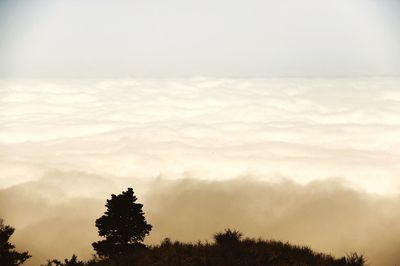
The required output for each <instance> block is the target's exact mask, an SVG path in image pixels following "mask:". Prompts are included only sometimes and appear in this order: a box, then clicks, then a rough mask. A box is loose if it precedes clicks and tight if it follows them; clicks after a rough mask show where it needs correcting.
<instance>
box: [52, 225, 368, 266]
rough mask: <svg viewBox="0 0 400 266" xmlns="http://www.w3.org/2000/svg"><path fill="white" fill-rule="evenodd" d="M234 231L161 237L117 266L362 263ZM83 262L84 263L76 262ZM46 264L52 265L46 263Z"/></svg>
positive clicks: (94, 263) (99, 264)
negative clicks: (205, 239) (197, 237)
mask: <svg viewBox="0 0 400 266" xmlns="http://www.w3.org/2000/svg"><path fill="white" fill-rule="evenodd" d="M241 238H242V234H241V233H240V232H239V231H236V230H229V229H228V230H225V232H223V233H217V234H215V235H214V240H215V242H214V243H201V242H197V243H196V244H192V243H181V242H177V241H176V242H172V241H171V240H170V239H169V238H166V239H164V241H162V242H161V244H160V245H157V246H149V247H144V248H142V249H140V250H138V251H137V252H135V253H131V254H129V255H125V256H121V257H120V260H119V264H120V265H135V266H265V265H271V266H365V265H366V264H365V259H364V257H363V256H360V255H357V254H356V253H351V254H349V255H347V256H346V257H342V258H335V257H333V256H331V255H327V254H323V253H317V252H314V251H313V250H311V249H310V248H308V247H304V246H295V245H290V244H289V243H283V242H280V241H267V240H261V239H258V240H255V239H249V238H246V239H243V240H242V239H241ZM79 263H83V262H79ZM56 265H57V266H71V265H73V266H76V265H77V266H81V265H84V266H111V265H115V264H114V263H113V262H112V261H110V260H109V259H106V258H103V259H99V258H95V259H93V260H91V261H88V262H85V263H83V264H66V263H64V264H56ZM49 266H52V264H51V265H49Z"/></svg>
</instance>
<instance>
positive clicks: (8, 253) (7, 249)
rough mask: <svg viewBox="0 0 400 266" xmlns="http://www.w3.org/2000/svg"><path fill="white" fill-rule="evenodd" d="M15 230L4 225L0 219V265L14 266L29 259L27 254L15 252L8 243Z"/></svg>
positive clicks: (12, 246) (13, 247)
mask: <svg viewBox="0 0 400 266" xmlns="http://www.w3.org/2000/svg"><path fill="white" fill-rule="evenodd" d="M14 231H15V229H14V228H12V227H11V226H9V225H4V223H3V220H2V219H0V265H4V266H14V265H20V264H22V263H23V262H24V261H26V260H27V259H29V258H30V257H31V255H29V253H28V252H26V251H25V252H17V251H15V250H14V249H15V246H14V245H13V244H11V243H10V242H9V240H10V237H11V235H12V234H13V233H14Z"/></svg>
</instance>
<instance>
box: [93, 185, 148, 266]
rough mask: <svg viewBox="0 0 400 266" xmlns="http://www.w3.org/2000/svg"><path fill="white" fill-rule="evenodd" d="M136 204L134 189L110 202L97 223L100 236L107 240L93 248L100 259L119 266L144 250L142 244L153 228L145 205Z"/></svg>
mask: <svg viewBox="0 0 400 266" xmlns="http://www.w3.org/2000/svg"><path fill="white" fill-rule="evenodd" d="M136 200H137V198H136V196H135V195H134V193H133V189H132V188H128V190H127V191H123V192H122V193H121V194H119V195H114V194H112V195H111V199H109V200H107V203H106V205H105V206H106V207H107V211H106V212H105V213H104V215H103V216H101V217H100V218H98V219H97V220H96V226H97V228H98V231H99V235H100V236H102V237H105V239H104V240H100V241H98V242H94V243H93V244H92V246H93V248H94V250H95V251H96V252H97V254H98V255H99V256H100V257H105V258H110V259H112V260H114V261H115V262H116V263H117V264H119V261H121V258H123V257H126V256H128V255H129V254H131V253H132V252H134V251H135V250H138V249H139V248H141V247H144V245H143V244H142V243H141V242H143V240H144V238H145V236H146V235H148V234H149V233H150V231H151V228H152V226H151V225H150V224H148V223H147V222H146V219H145V217H144V212H143V210H142V207H143V205H142V204H140V203H136Z"/></svg>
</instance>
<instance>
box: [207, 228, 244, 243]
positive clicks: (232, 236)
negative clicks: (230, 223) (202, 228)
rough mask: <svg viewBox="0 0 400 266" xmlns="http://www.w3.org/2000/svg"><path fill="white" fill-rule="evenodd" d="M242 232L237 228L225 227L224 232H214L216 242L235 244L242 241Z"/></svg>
mask: <svg viewBox="0 0 400 266" xmlns="http://www.w3.org/2000/svg"><path fill="white" fill-rule="evenodd" d="M241 238H242V233H240V232H239V231H237V230H231V229H225V232H223V233H216V234H214V240H215V243H217V244H218V245H227V246H233V245H236V244H238V243H239V242H240V239H241Z"/></svg>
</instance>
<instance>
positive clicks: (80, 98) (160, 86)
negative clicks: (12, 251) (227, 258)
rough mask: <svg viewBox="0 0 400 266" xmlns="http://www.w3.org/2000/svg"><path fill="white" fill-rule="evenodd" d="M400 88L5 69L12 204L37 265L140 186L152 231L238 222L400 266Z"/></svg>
mask: <svg viewBox="0 0 400 266" xmlns="http://www.w3.org/2000/svg"><path fill="white" fill-rule="evenodd" d="M399 86H400V79H399V78H359V79H211V78H193V79H160V80H135V79H125V80H121V79H120V80H75V81H71V80H69V81H60V80H58V81H55V80H53V81H50V80H47V81H39V80H36V81H35V80H32V81H26V80H25V81H24V80H19V81H18V80H3V81H1V82H0V88H1V90H0V124H1V130H0V164H1V165H2V167H1V170H2V173H1V175H0V188H1V190H0V204H1V206H0V207H1V208H0V216H1V217H4V218H5V221H6V223H9V224H11V225H13V226H15V227H16V229H17V231H16V235H15V241H16V242H17V244H18V247H21V249H23V248H24V247H26V248H28V249H29V250H30V251H31V252H32V253H33V254H34V256H35V258H33V259H32V262H31V263H33V264H35V263H36V262H38V263H42V262H43V260H44V259H48V258H52V257H65V256H70V255H71V254H72V253H77V254H78V255H80V256H84V257H88V256H89V255H90V254H91V253H92V250H91V247H90V243H91V242H92V241H94V240H95V239H96V235H97V234H96V230H95V229H96V228H95V227H94V220H95V219H96V218H97V217H98V216H100V215H101V213H102V212H103V211H104V206H103V205H104V202H105V199H106V198H108V197H109V195H110V193H119V192H120V191H121V190H122V189H125V188H126V187H127V186H132V187H134V189H135V191H136V193H137V194H138V196H139V199H141V200H142V201H143V202H144V203H145V208H146V213H147V215H148V219H149V220H150V221H151V223H152V224H153V225H154V231H153V232H152V235H151V236H150V237H149V239H148V241H149V242H150V243H156V242H158V241H159V240H160V239H162V238H163V237H165V236H170V237H172V238H174V239H180V240H196V239H207V238H209V237H210V236H211V235H212V234H213V233H215V231H217V230H222V229H223V228H225V227H228V226H230V227H236V228H238V229H240V230H242V231H243V233H245V235H248V236H255V237H256V236H262V237H266V238H269V237H273V238H277V239H282V240H289V241H293V242H296V243H301V244H307V245H311V246H312V247H313V248H315V249H317V250H320V251H325V252H332V253H334V254H337V255H343V254H344V252H348V251H352V250H357V251H360V252H365V253H366V255H367V256H368V258H369V259H370V261H371V262H374V263H375V264H377V265H382V264H387V263H392V264H393V263H394V261H396V260H397V261H398V260H399V258H398V257H396V255H395V254H398V250H396V248H395V247H396V245H397V246H399V245H398V244H399V243H398V241H397V240H396V238H395V237H394V236H396V235H399V233H400V229H399V228H398V226H397V225H396V223H395V221H398V220H399V218H400V217H399V212H400V206H399V205H398V203H396V201H397V202H398V193H399V189H400V186H399V185H400V180H399V178H398V176H399V173H400V168H399V155H400V141H399V139H398V136H399V135H400V125H399V123H398V121H400V120H399V119H400V103H399V102H400V93H399V91H398V88H399ZM182 228H186V229H185V230H182ZM387 228H391V230H390V231H388V230H387ZM65 232H68V234H66V233H65ZM371 243H373V244H374V246H372V244H371ZM383 262H385V263H383ZM386 262H387V263H386ZM36 264H37V263H36Z"/></svg>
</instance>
